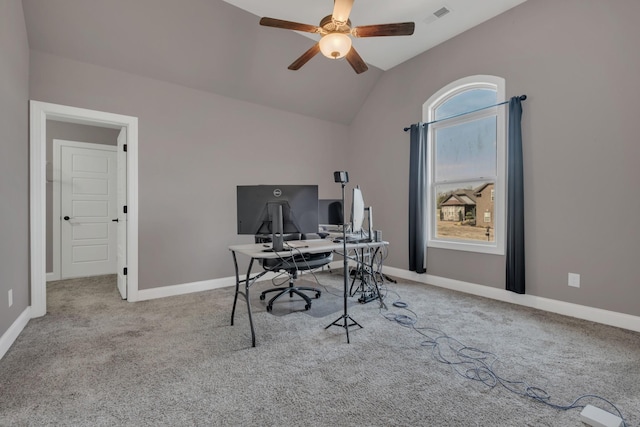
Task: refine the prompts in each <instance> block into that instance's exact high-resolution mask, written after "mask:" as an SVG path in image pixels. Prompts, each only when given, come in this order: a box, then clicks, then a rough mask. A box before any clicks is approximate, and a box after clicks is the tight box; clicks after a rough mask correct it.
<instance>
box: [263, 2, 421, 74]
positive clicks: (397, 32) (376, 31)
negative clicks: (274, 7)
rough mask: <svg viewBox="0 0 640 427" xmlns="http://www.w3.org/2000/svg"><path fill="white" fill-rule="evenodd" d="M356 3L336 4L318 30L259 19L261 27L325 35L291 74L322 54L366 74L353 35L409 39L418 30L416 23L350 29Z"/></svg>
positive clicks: (299, 61)
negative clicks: (352, 42)
mask: <svg viewBox="0 0 640 427" xmlns="http://www.w3.org/2000/svg"><path fill="white" fill-rule="evenodd" d="M353 1H354V0H335V2H334V5H333V13H332V14H331V15H328V16H325V17H324V18H322V20H321V21H320V25H318V26H316V25H309V24H300V23H298V22H291V21H283V20H281V19H275V18H262V19H260V25H264V26H265V27H274V28H283V29H285V30H295V31H303V32H306V33H318V34H320V35H322V38H321V39H320V41H319V42H317V43H316V44H315V45H313V47H312V48H311V49H309V50H308V51H306V52H305V53H303V54H302V56H300V57H299V58H298V59H296V60H295V61H293V63H292V64H291V65H289V69H290V70H298V69H300V67H302V66H303V65H304V64H306V63H307V62H308V61H309V60H310V59H311V58H313V57H314V56H316V55H317V54H318V52H322V54H323V55H324V56H326V57H327V58H330V59H340V58H346V60H347V62H348V63H349V64H350V65H351V67H352V68H353V69H354V71H355V72H356V73H357V74H360V73H364V72H365V71H367V70H368V69H369V67H367V64H366V63H365V62H364V61H363V60H362V58H361V57H360V55H359V54H358V52H357V51H356V49H355V48H354V47H352V46H351V38H350V37H349V36H350V35H351V36H353V37H382V36H410V35H411V34H413V31H414V29H415V23H413V22H400V23H395V24H379V25H364V26H360V27H353V28H351V20H350V19H349V14H350V13H351V8H352V7H353Z"/></svg>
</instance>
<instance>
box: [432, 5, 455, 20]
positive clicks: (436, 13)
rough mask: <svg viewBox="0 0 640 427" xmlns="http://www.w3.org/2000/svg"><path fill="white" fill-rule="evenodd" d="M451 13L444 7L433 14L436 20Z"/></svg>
mask: <svg viewBox="0 0 640 427" xmlns="http://www.w3.org/2000/svg"><path fill="white" fill-rule="evenodd" d="M449 12H451V11H450V10H449V9H447V8H446V7H444V6H442V7H441V8H440V9H438V10H436V11H435V12H433V14H434V15H435V16H436V18H442V17H443V16H444V15H446V14H447V13H449Z"/></svg>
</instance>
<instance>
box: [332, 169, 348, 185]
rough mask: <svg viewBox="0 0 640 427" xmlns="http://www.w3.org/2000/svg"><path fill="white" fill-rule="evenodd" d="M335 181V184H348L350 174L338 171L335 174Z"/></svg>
mask: <svg viewBox="0 0 640 427" xmlns="http://www.w3.org/2000/svg"><path fill="white" fill-rule="evenodd" d="M333 180H334V181H335V182H341V183H343V184H344V183H347V182H349V172H347V171H337V172H334V173H333Z"/></svg>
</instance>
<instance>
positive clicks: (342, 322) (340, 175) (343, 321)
mask: <svg viewBox="0 0 640 427" xmlns="http://www.w3.org/2000/svg"><path fill="white" fill-rule="evenodd" d="M333 177H334V180H335V181H336V182H339V183H341V184H342V215H343V220H342V222H343V224H342V257H343V259H344V271H343V272H342V273H343V276H344V313H343V314H342V316H340V317H338V318H337V319H336V320H335V321H334V322H333V323H331V324H330V325H327V326H326V327H325V329H329V328H330V327H331V326H341V327H343V328H344V330H345V331H346V333H347V344H349V328H350V327H352V326H358V327H359V328H362V326H361V325H360V324H359V323H358V322H356V321H355V320H353V318H352V317H351V316H349V311H348V306H347V295H348V294H349V286H348V284H347V283H348V280H347V276H348V275H349V271H348V267H347V232H346V228H345V225H344V186H345V184H346V183H347V182H349V175H348V174H347V172H334V174H333Z"/></svg>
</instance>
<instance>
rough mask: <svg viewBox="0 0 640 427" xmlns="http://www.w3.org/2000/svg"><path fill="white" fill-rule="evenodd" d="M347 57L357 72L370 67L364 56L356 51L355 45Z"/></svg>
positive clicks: (359, 72) (362, 71)
mask: <svg viewBox="0 0 640 427" xmlns="http://www.w3.org/2000/svg"><path fill="white" fill-rule="evenodd" d="M345 58H347V62H348V63H349V65H351V67H352V68H353V70H354V71H355V72H356V74H361V73H364V72H365V71H367V70H368V69H369V67H367V64H366V63H365V62H364V61H363V60H362V57H361V56H360V55H359V54H358V52H357V51H356V48H355V47H353V46H352V47H351V50H350V51H349V53H347V56H346V57H345Z"/></svg>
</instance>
